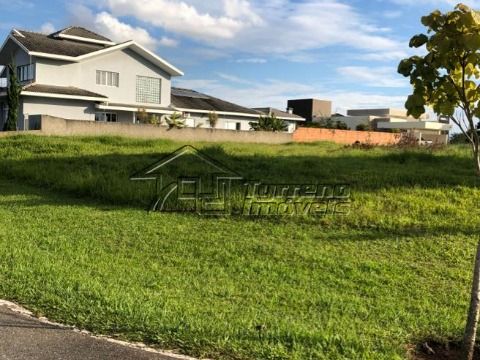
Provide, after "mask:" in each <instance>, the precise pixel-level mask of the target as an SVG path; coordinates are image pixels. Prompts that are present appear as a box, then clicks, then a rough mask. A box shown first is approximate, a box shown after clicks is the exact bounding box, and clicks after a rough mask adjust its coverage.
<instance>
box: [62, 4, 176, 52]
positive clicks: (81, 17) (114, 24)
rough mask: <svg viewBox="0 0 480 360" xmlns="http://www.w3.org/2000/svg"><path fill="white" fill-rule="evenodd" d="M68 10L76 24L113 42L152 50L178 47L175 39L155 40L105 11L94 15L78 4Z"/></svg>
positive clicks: (142, 30)
mask: <svg viewBox="0 0 480 360" xmlns="http://www.w3.org/2000/svg"><path fill="white" fill-rule="evenodd" d="M69 10H70V13H71V15H72V17H75V22H76V23H80V24H83V25H84V26H86V27H87V28H91V29H93V30H95V31H97V32H98V33H100V34H102V35H104V36H106V37H108V38H110V39H112V40H113V41H115V42H124V41H127V40H135V41H136V42H138V43H139V44H141V45H143V46H145V47H147V48H152V49H155V48H156V47H158V46H166V47H175V46H177V45H178V41H177V40H175V39H172V38H170V37H167V36H163V37H161V38H160V39H156V38H154V37H153V36H152V35H150V33H149V32H148V31H147V30H146V29H144V28H142V27H139V26H132V25H130V24H127V23H124V22H122V21H120V20H119V19H118V18H116V17H115V16H113V15H112V14H110V13H108V12H106V11H102V12H100V13H98V14H94V13H93V12H92V10H90V9H89V8H87V7H86V6H84V5H80V4H76V5H72V6H70V8H69Z"/></svg>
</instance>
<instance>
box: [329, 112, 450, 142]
mask: <svg viewBox="0 0 480 360" xmlns="http://www.w3.org/2000/svg"><path fill="white" fill-rule="evenodd" d="M332 119H333V120H336V121H342V122H344V123H345V124H346V125H347V127H348V128H349V129H351V130H355V129H356V128H357V126H358V125H361V124H362V125H368V126H369V127H370V129H371V130H374V131H393V130H398V131H403V132H410V133H411V134H413V135H414V136H416V137H417V138H418V140H420V141H422V140H424V141H429V140H434V141H436V142H447V141H448V133H449V131H450V130H451V129H452V125H449V124H448V122H443V121H434V120H430V119H429V117H428V115H426V114H424V115H422V116H421V117H420V119H415V118H413V117H411V116H408V115H407V111H406V110H401V109H391V108H383V109H355V110H348V111H347V115H346V116H342V115H340V116H332Z"/></svg>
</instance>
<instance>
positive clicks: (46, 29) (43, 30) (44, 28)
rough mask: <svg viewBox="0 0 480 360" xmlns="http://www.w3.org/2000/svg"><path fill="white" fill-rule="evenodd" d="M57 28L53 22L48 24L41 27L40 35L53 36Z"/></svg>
mask: <svg viewBox="0 0 480 360" xmlns="http://www.w3.org/2000/svg"><path fill="white" fill-rule="evenodd" d="M55 30H56V29H55V26H53V24H52V23H51V22H46V23H44V24H43V25H42V26H41V27H40V33H42V34H51V33H53V32H55Z"/></svg>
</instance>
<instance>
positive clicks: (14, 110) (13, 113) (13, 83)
mask: <svg viewBox="0 0 480 360" xmlns="http://www.w3.org/2000/svg"><path fill="white" fill-rule="evenodd" d="M8 75H9V86H8V90H7V104H8V116H7V122H6V123H5V125H4V128H3V130H4V131H15V130H17V120H18V106H19V103H20V93H21V92H22V86H21V85H20V82H19V81H18V77H17V67H16V66H15V64H14V63H13V61H12V62H11V63H10V64H9V65H8Z"/></svg>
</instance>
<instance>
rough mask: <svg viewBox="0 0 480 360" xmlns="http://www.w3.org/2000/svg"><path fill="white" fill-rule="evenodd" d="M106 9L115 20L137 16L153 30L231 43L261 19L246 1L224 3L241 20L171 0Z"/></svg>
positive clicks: (115, 3) (120, 1)
mask: <svg viewBox="0 0 480 360" xmlns="http://www.w3.org/2000/svg"><path fill="white" fill-rule="evenodd" d="M105 5H106V7H107V8H108V9H109V10H110V11H111V12H112V13H113V14H114V15H115V16H134V17H136V18H138V19H141V20H142V21H145V22H148V23H150V24H152V25H154V26H157V27H161V28H164V29H166V30H168V31H171V32H175V33H178V34H181V35H185V36H187V37H191V38H196V39H199V40H203V39H209V40H210V41H214V40H216V39H232V38H234V37H235V35H236V34H237V33H238V32H239V31H240V30H241V29H242V28H243V27H245V26H247V25H248V24H257V23H258V21H259V19H260V18H259V17H258V16H256V14H254V13H253V12H252V11H251V9H250V8H249V3H248V2H246V1H232V0H226V1H225V4H224V6H225V10H226V11H227V12H228V13H229V14H233V13H234V12H236V11H238V12H239V13H238V17H235V18H234V17H230V16H228V15H226V14H224V15H222V16H212V15H210V14H209V13H200V12H199V11H198V10H197V8H196V7H194V6H193V5H190V4H188V3H187V2H184V1H180V2H179V1H172V0H136V1H131V0H105Z"/></svg>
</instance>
